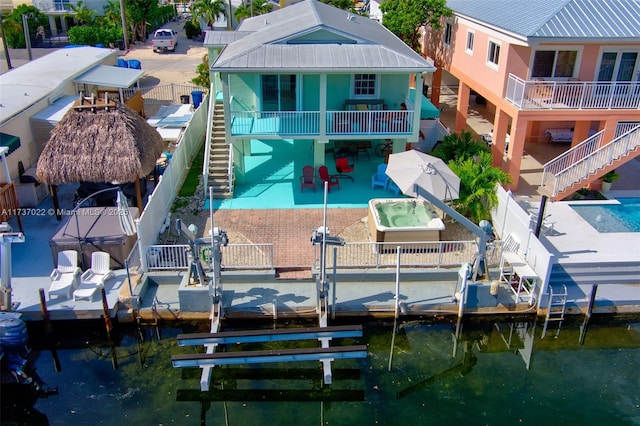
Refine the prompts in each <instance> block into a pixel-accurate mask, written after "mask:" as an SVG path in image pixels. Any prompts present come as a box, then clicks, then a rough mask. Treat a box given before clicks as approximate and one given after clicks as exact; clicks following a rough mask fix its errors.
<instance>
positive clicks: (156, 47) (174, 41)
mask: <svg viewBox="0 0 640 426" xmlns="http://www.w3.org/2000/svg"><path fill="white" fill-rule="evenodd" d="M177 45H178V33H177V32H176V31H174V30H171V29H168V28H160V29H158V30H156V31H155V32H154V33H153V38H152V39H151V47H152V48H153V51H154V52H161V51H163V50H168V51H170V52H173V51H174V50H176V46H177Z"/></svg>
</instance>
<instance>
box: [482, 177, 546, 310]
mask: <svg viewBox="0 0 640 426" xmlns="http://www.w3.org/2000/svg"><path fill="white" fill-rule="evenodd" d="M496 188H497V189H496V192H497V195H498V206H497V207H496V208H495V209H494V210H493V211H492V212H491V221H492V224H493V228H494V230H496V231H497V233H498V234H499V235H500V236H501V239H502V240H505V239H507V237H508V236H511V238H512V239H514V240H515V241H517V242H518V243H519V248H518V254H519V255H520V256H521V257H522V258H523V259H524V260H526V262H527V263H528V264H529V266H531V268H532V269H533V270H534V271H535V273H536V275H537V276H538V277H539V278H540V282H541V286H540V294H542V293H546V290H547V285H548V281H549V275H550V274H551V266H552V255H551V253H550V252H549V251H548V250H547V249H546V247H545V246H544V245H543V244H542V243H541V242H540V240H539V239H538V238H536V236H535V234H534V229H535V220H532V216H531V213H530V212H527V211H525V210H524V209H523V208H522V207H520V205H518V203H517V202H516V201H515V200H514V198H513V196H512V194H511V192H510V191H509V192H507V191H505V190H504V188H502V187H501V186H500V185H498V186H497V187H496ZM538 296H539V295H535V298H536V299H537V300H539V299H538Z"/></svg>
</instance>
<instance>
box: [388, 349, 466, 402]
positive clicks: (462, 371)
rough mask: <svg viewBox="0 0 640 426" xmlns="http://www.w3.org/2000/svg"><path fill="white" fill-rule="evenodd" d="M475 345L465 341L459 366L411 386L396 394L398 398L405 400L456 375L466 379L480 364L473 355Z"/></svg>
mask: <svg viewBox="0 0 640 426" xmlns="http://www.w3.org/2000/svg"><path fill="white" fill-rule="evenodd" d="M474 344H475V342H473V341H469V340H467V341H464V342H463V343H462V349H463V351H464V353H463V354H462V361H460V362H459V363H458V364H456V365H454V366H453V367H451V368H447V369H446V370H444V371H441V372H439V373H437V374H434V375H433V376H431V377H428V378H426V379H425V380H422V381H420V382H418V383H416V384H414V385H412V386H409V387H408V388H406V389H403V390H401V391H400V392H398V393H397V394H396V397H397V398H398V399H400V398H404V397H405V396H407V395H410V394H412V393H414V392H416V391H419V390H421V389H424V388H425V387H427V386H429V385H431V384H433V383H436V382H439V381H440V380H444V379H446V378H448V377H451V376H454V375H459V376H460V377H464V376H466V375H467V374H469V373H471V370H472V369H473V367H474V366H475V365H476V364H477V363H478V358H477V357H476V355H475V354H474V353H473V345H474Z"/></svg>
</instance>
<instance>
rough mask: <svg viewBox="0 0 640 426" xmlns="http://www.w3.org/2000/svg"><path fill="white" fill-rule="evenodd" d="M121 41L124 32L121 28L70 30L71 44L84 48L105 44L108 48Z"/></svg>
mask: <svg viewBox="0 0 640 426" xmlns="http://www.w3.org/2000/svg"><path fill="white" fill-rule="evenodd" d="M120 39H122V30H121V29H120V28H104V27H89V26H78V27H73V28H69V43H71V44H77V45H83V46H95V45H96V44H103V45H105V46H108V45H110V44H112V45H116V44H117V43H118V40H120Z"/></svg>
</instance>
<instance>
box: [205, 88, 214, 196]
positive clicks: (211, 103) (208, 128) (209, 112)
mask: <svg viewBox="0 0 640 426" xmlns="http://www.w3.org/2000/svg"><path fill="white" fill-rule="evenodd" d="M209 93H211V94H213V95H211V96H209V97H208V98H207V104H208V105H209V109H208V110H207V126H206V129H205V132H206V133H205V139H204V161H203V162H202V186H203V188H204V192H205V194H204V196H205V197H208V196H209V163H210V157H211V133H212V131H213V116H214V114H215V109H216V101H215V91H214V90H213V83H212V84H211V90H209ZM211 202H213V200H211Z"/></svg>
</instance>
